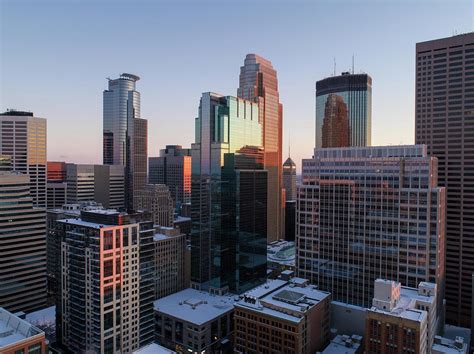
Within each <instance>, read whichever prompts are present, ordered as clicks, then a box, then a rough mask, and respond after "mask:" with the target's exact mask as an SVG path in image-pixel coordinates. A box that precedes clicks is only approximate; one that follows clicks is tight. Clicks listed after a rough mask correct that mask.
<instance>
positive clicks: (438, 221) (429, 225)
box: [296, 145, 445, 311]
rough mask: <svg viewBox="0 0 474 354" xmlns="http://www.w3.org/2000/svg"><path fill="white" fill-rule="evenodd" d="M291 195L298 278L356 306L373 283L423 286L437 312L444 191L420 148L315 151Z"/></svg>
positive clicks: (365, 300) (433, 162)
mask: <svg viewBox="0 0 474 354" xmlns="http://www.w3.org/2000/svg"><path fill="white" fill-rule="evenodd" d="M298 191H299V192H298V193H299V195H298V206H297V216H296V223H297V226H296V238H297V241H296V248H297V250H298V251H297V253H296V268H297V271H298V273H297V274H298V276H300V277H304V278H307V279H310V281H311V282H312V283H314V284H317V285H318V287H319V288H320V289H322V290H325V291H329V292H331V294H332V296H333V299H334V300H336V301H340V302H344V303H348V304H352V305H359V306H363V307H370V305H371V303H372V298H373V286H372V284H373V282H374V281H375V279H377V278H379V277H380V276H383V277H385V278H387V279H394V280H396V281H399V282H400V283H402V285H404V286H410V287H417V286H418V284H419V283H420V282H422V281H429V282H433V283H435V284H437V286H438V288H437V289H438V302H439V303H438V309H439V311H442V302H443V298H444V297H443V293H444V282H445V272H444V265H445V260H444V250H445V234H444V230H445V228H444V220H445V189H444V188H443V187H438V184H437V159H436V158H435V157H429V156H428V155H427V151H426V146H423V145H408V146H387V147H354V148H334V149H315V152H314V158H313V159H308V160H303V181H302V185H301V186H300V187H299V188H298Z"/></svg>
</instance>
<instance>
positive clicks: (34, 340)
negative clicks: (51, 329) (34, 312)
mask: <svg viewBox="0 0 474 354" xmlns="http://www.w3.org/2000/svg"><path fill="white" fill-rule="evenodd" d="M0 353H3V354H19V353H31V354H47V353H48V345H47V342H46V337H45V334H44V332H43V331H41V330H40V329H39V328H36V327H35V326H33V325H31V324H30V323H28V322H26V321H25V320H22V319H21V318H19V317H18V316H16V315H14V314H13V313H11V312H9V311H7V310H5V309H4V308H1V307H0Z"/></svg>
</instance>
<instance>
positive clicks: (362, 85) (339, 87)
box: [316, 72, 372, 149]
mask: <svg viewBox="0 0 474 354" xmlns="http://www.w3.org/2000/svg"><path fill="white" fill-rule="evenodd" d="M346 117H347V118H348V120H349V122H347V119H346ZM347 123H349V125H347ZM338 130H339V131H338ZM371 134H372V78H371V77H370V76H369V75H367V74H351V73H349V72H343V73H342V74H341V75H340V76H331V77H328V78H325V79H323V80H320V81H317V82H316V148H318V149H319V148H322V147H346V146H370V145H371ZM347 135H349V139H348V136H347Z"/></svg>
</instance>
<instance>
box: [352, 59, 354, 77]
mask: <svg viewBox="0 0 474 354" xmlns="http://www.w3.org/2000/svg"><path fill="white" fill-rule="evenodd" d="M352 75H354V54H352Z"/></svg>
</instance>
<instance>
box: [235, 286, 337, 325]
mask: <svg viewBox="0 0 474 354" xmlns="http://www.w3.org/2000/svg"><path fill="white" fill-rule="evenodd" d="M329 296H330V293H328V292H325V291H320V290H318V289H317V288H316V287H315V286H313V285H307V280H306V279H301V278H292V279H290V280H289V281H284V280H281V279H276V280H269V281H267V282H266V283H265V284H263V285H261V286H259V287H257V288H255V289H252V290H250V291H248V292H247V293H245V294H243V296H242V299H241V300H239V302H237V304H236V306H237V307H242V308H247V309H251V310H253V311H255V312H259V313H262V314H265V315H268V316H272V317H276V318H279V319H283V320H287V321H291V322H295V323H299V322H300V321H302V320H303V318H304V314H305V313H306V312H307V310H309V309H310V308H312V307H313V306H316V305H317V304H318V303H320V302H321V301H323V300H325V299H327V298H328V297H329Z"/></svg>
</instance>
